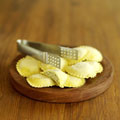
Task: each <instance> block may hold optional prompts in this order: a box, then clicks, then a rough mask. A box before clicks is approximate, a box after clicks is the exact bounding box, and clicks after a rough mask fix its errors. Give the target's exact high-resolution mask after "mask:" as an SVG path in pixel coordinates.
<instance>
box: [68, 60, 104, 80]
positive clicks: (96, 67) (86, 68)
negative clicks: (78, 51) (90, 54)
mask: <svg viewBox="0 0 120 120" xmlns="http://www.w3.org/2000/svg"><path fill="white" fill-rule="evenodd" d="M102 71H103V67H102V65H101V64H100V63H98V62H95V61H84V62H79V63H76V64H75V65H72V66H67V67H66V72H67V73H68V74H70V75H72V76H75V77H79V78H93V77H95V76H96V74H97V73H101V72H102Z"/></svg>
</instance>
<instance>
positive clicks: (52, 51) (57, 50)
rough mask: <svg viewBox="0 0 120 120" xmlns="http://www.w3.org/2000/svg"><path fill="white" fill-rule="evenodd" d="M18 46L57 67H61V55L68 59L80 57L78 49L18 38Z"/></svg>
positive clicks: (23, 51)
mask: <svg viewBox="0 0 120 120" xmlns="http://www.w3.org/2000/svg"><path fill="white" fill-rule="evenodd" d="M17 47H18V51H20V52H22V53H25V54H28V55H30V56H33V57H35V58H37V59H39V60H41V61H42V62H44V63H47V64H50V65H53V66H55V67H57V68H61V61H60V60H61V59H60V57H59V56H61V57H64V58H67V59H78V51H77V50H75V49H72V48H68V47H63V46H57V45H51V44H45V43H40V42H30V41H27V40H20V39H19V40H17Z"/></svg>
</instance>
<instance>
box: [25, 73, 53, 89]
mask: <svg viewBox="0 0 120 120" xmlns="http://www.w3.org/2000/svg"><path fill="white" fill-rule="evenodd" d="M26 80H27V82H28V84H29V85H30V86H32V87H36V88H42V87H51V86H54V85H55V82H54V81H53V80H52V79H50V78H48V77H46V76H45V75H42V74H34V75H31V76H29V77H28V78H27V79H26Z"/></svg>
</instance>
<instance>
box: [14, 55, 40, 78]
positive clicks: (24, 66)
mask: <svg viewBox="0 0 120 120" xmlns="http://www.w3.org/2000/svg"><path fill="white" fill-rule="evenodd" d="M16 68H17V71H18V72H19V74H20V75H21V76H23V77H28V76H30V75H32V74H36V73H40V68H39V62H38V60H36V59H34V58H33V57H30V56H26V57H24V58H22V59H20V60H19V61H18V62H17V64H16Z"/></svg>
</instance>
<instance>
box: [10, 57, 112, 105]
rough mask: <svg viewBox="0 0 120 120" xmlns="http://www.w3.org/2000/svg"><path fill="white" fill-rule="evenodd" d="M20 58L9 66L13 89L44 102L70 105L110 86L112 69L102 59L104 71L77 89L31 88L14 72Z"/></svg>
mask: <svg viewBox="0 0 120 120" xmlns="http://www.w3.org/2000/svg"><path fill="white" fill-rule="evenodd" d="M21 57H22V56H21V55H19V56H17V57H16V58H15V59H14V60H13V62H12V64H11V66H10V74H11V76H12V79H11V83H12V85H13V87H14V88H15V89H16V90H17V91H19V92H20V93H22V94H23V95H25V96H27V97H29V98H32V99H36V100H40V101H46V102H55V103H70V102H79V101H84V100H88V99H91V98H94V97H96V96H98V95H100V94H101V93H103V92H104V91H105V90H106V89H107V88H108V87H109V86H110V84H111V82H112V79H113V67H112V64H111V62H110V61H109V60H108V59H107V58H106V57H104V59H103V62H102V65H103V68H104V71H103V72H102V73H101V74H98V75H97V76H96V77H95V78H93V79H88V80H86V84H85V85H84V86H83V87H79V88H59V87H50V88H32V87H30V86H29V85H28V83H27V82H26V80H25V78H24V77H21V76H20V75H19V73H18V72H17V71H16V62H17V61H18V60H19V59H20V58H21Z"/></svg>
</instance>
